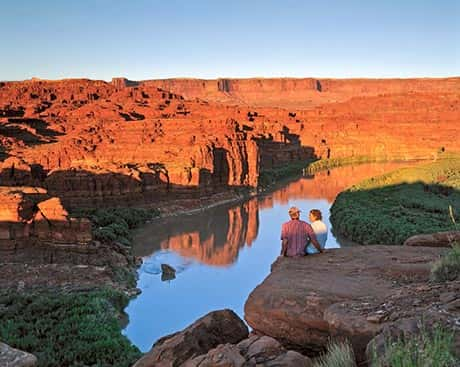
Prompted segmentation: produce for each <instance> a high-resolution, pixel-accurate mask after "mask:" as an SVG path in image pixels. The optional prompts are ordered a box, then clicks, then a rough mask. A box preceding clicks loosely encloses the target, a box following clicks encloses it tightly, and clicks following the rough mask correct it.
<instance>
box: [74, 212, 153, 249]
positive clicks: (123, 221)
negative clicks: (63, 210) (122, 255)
mask: <svg viewBox="0 0 460 367" xmlns="http://www.w3.org/2000/svg"><path fill="white" fill-rule="evenodd" d="M72 215H74V216H79V217H87V218H89V219H90V220H91V223H92V226H93V237H94V239H95V240H98V241H101V242H111V241H117V242H120V243H122V244H123V245H127V246H128V245H130V244H131V235H130V230H131V229H134V228H136V227H138V226H139V225H141V224H144V223H145V222H146V221H147V220H149V219H151V218H153V217H156V216H158V215H159V212H158V210H156V209H142V208H104V209H86V210H79V211H78V212H75V213H72Z"/></svg>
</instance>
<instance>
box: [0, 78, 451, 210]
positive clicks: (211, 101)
mask: <svg viewBox="0 0 460 367" xmlns="http://www.w3.org/2000/svg"><path fill="white" fill-rule="evenodd" d="M459 90H460V79H459V78H448V79H407V80H360V79H356V80H331V79H327V80H326V79H325V80H317V79H247V80H236V79H220V80H208V81H203V80H187V79H180V80H175V79H171V80H160V81H144V82H134V81H129V80H126V79H123V78H115V79H114V80H113V81H112V82H111V83H106V82H104V81H92V80H87V79H71V80H61V81H43V80H30V81H24V82H5V83H2V85H1V87H0V159H1V160H2V161H1V162H0V165H1V167H0V180H1V182H0V184H1V185H9V186H10V185H13V186H18V185H22V186H40V187H43V188H45V189H47V190H48V192H49V193H50V194H51V195H53V196H58V197H60V198H61V200H62V202H63V203H64V205H65V206H66V207H75V206H94V205H114V204H116V203H119V202H120V201H121V202H123V203H127V204H139V203H141V202H142V203H143V204H144V205H149V203H150V204H152V203H155V204H157V203H158V202H159V201H162V200H166V201H171V200H172V199H175V198H176V199H184V198H195V199H197V198H202V197H205V196H209V195H212V194H214V193H216V192H223V191H229V190H230V191H231V190H235V189H240V188H254V187H256V186H257V185H258V180H259V175H260V172H261V171H263V170H266V169H270V168H273V167H275V168H276V167H282V166H285V165H287V164H290V163H292V162H298V161H305V160H306V159H311V158H315V157H318V158H340V157H357V156H369V157H377V158H379V159H393V158H400V159H414V158H433V157H436V156H437V155H438V154H441V153H442V152H444V151H447V152H448V151H459V150H460V143H459V141H458V139H452V136H456V135H458V133H459V131H458V129H459V125H458V123H457V122H458V115H459V111H460V102H459V98H458V97H459Z"/></svg>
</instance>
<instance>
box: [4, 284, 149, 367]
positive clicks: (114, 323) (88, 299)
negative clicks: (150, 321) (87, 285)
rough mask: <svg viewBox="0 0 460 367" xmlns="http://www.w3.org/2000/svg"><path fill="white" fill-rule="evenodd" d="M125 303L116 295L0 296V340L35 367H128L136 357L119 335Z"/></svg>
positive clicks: (135, 351)
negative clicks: (27, 355)
mask: <svg viewBox="0 0 460 367" xmlns="http://www.w3.org/2000/svg"><path fill="white" fill-rule="evenodd" d="M127 302H128V298H127V297H126V296H125V295H124V294H123V293H121V292H118V291H114V290H97V291H89V292H88V291H86V292H73V293H52V292H46V293H29V294H15V293H9V294H3V295H1V294H0V304H1V305H2V307H3V309H2V312H1V313H0V340H2V341H4V342H6V343H8V344H9V345H11V346H13V347H15V348H19V349H22V350H25V351H28V352H30V353H33V354H35V355H36V356H37V358H38V366H39V367H56V366H68V367H77V366H78V367H80V366H100V367H102V366H117V367H128V366H131V365H132V363H133V362H134V361H136V359H138V358H139V357H140V351H139V350H138V349H137V348H136V347H135V346H133V345H132V344H131V343H130V342H129V340H128V339H127V338H126V337H125V336H123V335H122V334H121V332H120V331H121V326H120V323H119V321H118V318H119V316H120V314H121V312H122V309H123V308H124V307H125V306H126V304H127Z"/></svg>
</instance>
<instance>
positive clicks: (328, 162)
mask: <svg viewBox="0 0 460 367" xmlns="http://www.w3.org/2000/svg"><path fill="white" fill-rule="evenodd" d="M385 161H386V160H385V159H377V158H376V157H369V156H365V155H361V156H357V157H344V158H329V159H320V160H318V161H315V162H313V163H311V164H310V165H308V168H307V170H308V173H315V172H318V171H323V170H325V169H330V168H336V167H343V166H349V165H351V164H362V163H371V162H385Z"/></svg>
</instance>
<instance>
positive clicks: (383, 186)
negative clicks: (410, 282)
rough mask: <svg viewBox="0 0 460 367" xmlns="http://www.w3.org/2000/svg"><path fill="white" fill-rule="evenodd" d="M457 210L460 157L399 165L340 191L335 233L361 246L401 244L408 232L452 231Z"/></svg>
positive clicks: (459, 203)
mask: <svg viewBox="0 0 460 367" xmlns="http://www.w3.org/2000/svg"><path fill="white" fill-rule="evenodd" d="M459 211H460V159H454V160H444V161H438V162H435V163H431V164H426V165H422V166H416V167H411V168H403V169H399V170H396V171H393V172H391V173H388V174H385V175H383V176H379V177H374V178H371V179H369V180H365V181H363V182H361V183H359V184H358V185H355V186H353V187H351V188H350V189H348V190H346V191H344V192H342V193H340V194H339V195H338V196H337V198H336V200H335V202H334V204H333V205H332V208H331V218H330V219H331V223H332V225H333V228H334V231H335V232H336V233H340V234H342V235H343V236H345V237H347V238H349V239H351V240H353V241H356V242H359V243H362V244H377V243H382V244H393V245H401V244H403V242H404V241H405V240H406V239H407V238H408V237H410V236H413V235H416V234H423V233H434V232H441V231H448V230H452V229H455V226H454V225H453V223H452V219H451V217H452V216H457V214H458V213H459Z"/></svg>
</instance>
